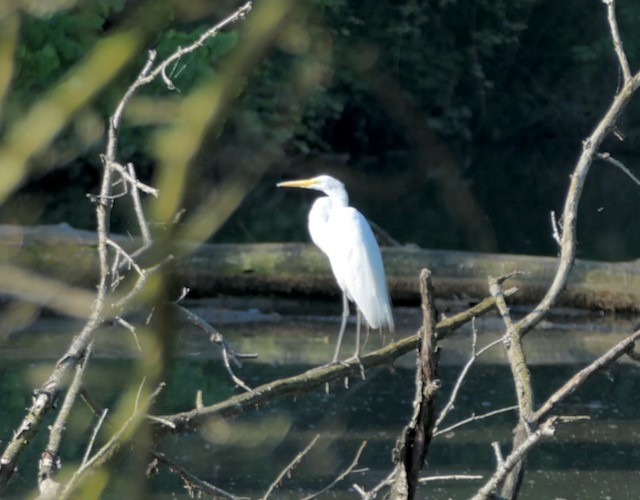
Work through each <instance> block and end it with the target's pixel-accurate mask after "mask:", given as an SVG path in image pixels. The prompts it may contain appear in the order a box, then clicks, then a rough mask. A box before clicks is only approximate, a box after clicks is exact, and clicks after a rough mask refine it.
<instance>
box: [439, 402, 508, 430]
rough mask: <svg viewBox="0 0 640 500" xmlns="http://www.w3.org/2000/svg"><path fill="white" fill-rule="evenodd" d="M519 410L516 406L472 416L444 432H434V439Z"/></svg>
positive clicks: (446, 428)
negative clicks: (463, 427)
mask: <svg viewBox="0 0 640 500" xmlns="http://www.w3.org/2000/svg"><path fill="white" fill-rule="evenodd" d="M517 409H518V406H517V405H514V406H507V407H506V408H500V409H499V410H493V411H490V412H487V413H482V414H481V415H476V414H472V415H471V416H470V417H469V418H465V419H464V420H461V421H460V422H456V423H455V424H453V425H450V426H449V427H445V428H444V429H442V430H438V431H434V433H433V437H436V436H440V435H441V434H446V433H447V432H451V431H452V430H454V429H457V428H458V427H462V426H463V425H467V424H470V423H471V422H477V421H478V420H483V419H485V418H489V417H493V416H494V415H499V414H500V413H506V412H509V411H516V410H517Z"/></svg>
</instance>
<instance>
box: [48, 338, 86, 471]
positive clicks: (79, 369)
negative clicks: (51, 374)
mask: <svg viewBox="0 0 640 500" xmlns="http://www.w3.org/2000/svg"><path fill="white" fill-rule="evenodd" d="M92 348H93V343H92V344H89V346H88V347H87V351H86V352H85V354H84V356H83V357H82V359H81V360H80V361H79V362H78V364H77V365H76V372H75V374H74V376H73V380H72V381H71V385H70V386H69V390H68V391H67V395H66V396H65V398H64V402H63V403H62V407H61V408H60V411H59V412H58V415H57V417H56V420H55V422H54V423H53V426H52V427H51V432H50V433H49V443H48V444H47V447H46V449H45V452H44V454H43V455H44V456H45V457H46V459H43V460H41V461H40V466H39V470H38V481H43V480H44V479H48V478H50V477H51V476H52V475H53V474H54V473H55V472H56V471H57V470H58V469H59V468H60V460H59V458H58V451H59V450H60V443H61V442H62V434H63V432H64V430H65V428H66V425H67V420H68V419H69V414H70V413H71V408H72V407H73V405H74V404H75V402H76V399H77V397H78V394H79V393H80V390H81V388H82V382H83V379H84V373H85V371H86V369H87V365H88V364H89V358H90V357H91V353H92Z"/></svg>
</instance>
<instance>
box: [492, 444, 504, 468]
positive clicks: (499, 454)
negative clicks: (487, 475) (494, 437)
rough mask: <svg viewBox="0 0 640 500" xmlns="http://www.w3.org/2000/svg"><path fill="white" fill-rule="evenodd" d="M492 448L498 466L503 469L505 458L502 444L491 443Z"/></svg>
mask: <svg viewBox="0 0 640 500" xmlns="http://www.w3.org/2000/svg"><path fill="white" fill-rule="evenodd" d="M491 447H492V448H493V454H494V455H495V456H496V465H497V466H498V467H502V464H504V456H502V449H501V448H500V443H498V441H494V442H493V443H491Z"/></svg>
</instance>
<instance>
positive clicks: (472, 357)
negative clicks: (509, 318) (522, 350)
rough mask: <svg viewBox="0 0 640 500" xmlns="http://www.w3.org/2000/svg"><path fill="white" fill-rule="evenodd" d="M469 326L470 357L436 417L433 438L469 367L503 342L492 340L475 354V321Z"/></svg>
mask: <svg viewBox="0 0 640 500" xmlns="http://www.w3.org/2000/svg"><path fill="white" fill-rule="evenodd" d="M471 324H472V332H473V337H472V340H471V356H470V357H469V360H468V361H467V362H466V364H465V365H464V367H463V368H462V370H461V371H460V374H459V375H458V378H457V379H456V383H455V385H454V386H453V389H452V391H451V395H450V396H449V400H448V401H447V403H446V404H445V405H444V407H443V408H442V410H441V411H440V415H439V416H438V419H437V420H436V424H435V426H434V428H433V435H434V437H435V436H437V435H438V434H441V433H440V432H438V427H440V424H441V423H442V422H443V420H444V419H445V418H446V417H447V415H448V414H449V412H450V411H451V410H452V409H453V408H454V404H455V401H456V399H457V398H458V392H459V391H460V387H462V383H463V382H464V380H465V378H466V376H467V373H469V370H470V369H471V366H472V365H473V363H474V362H475V360H476V359H477V358H478V357H480V356H481V355H482V354H483V353H484V352H486V351H488V350H489V349H491V348H492V347H494V346H496V345H498V344H501V343H502V342H503V337H501V338H499V339H497V340H494V341H493V342H490V343H489V344H487V345H486V346H484V347H483V348H482V349H480V350H479V351H477V352H476V342H477V341H478V330H477V329H476V325H475V319H474V320H473V321H472V322H471Z"/></svg>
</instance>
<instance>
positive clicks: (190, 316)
mask: <svg viewBox="0 0 640 500" xmlns="http://www.w3.org/2000/svg"><path fill="white" fill-rule="evenodd" d="M172 306H173V307H174V308H175V309H176V310H177V311H178V312H179V313H180V314H181V315H182V316H184V317H185V318H186V319H187V320H188V321H190V322H191V323H193V324H194V325H195V326H196V327H198V328H199V329H200V330H202V331H204V332H205V333H208V334H209V339H210V340H211V342H213V343H214V344H216V345H217V346H218V347H220V349H221V350H222V360H223V363H224V366H225V368H226V370H227V373H228V374H229V376H230V377H231V380H233V382H234V383H235V384H236V385H237V386H239V387H242V388H243V389H244V390H245V391H248V392H253V389H251V388H250V387H249V386H248V385H247V384H245V383H244V381H243V380H241V379H240V378H239V377H238V376H237V375H236V374H235V373H233V370H232V369H231V363H230V360H231V361H233V362H234V363H235V364H236V366H242V363H241V362H240V358H242V359H247V358H251V359H253V358H257V357H258V355H257V354H256V353H251V354H238V353H236V352H235V351H234V350H233V349H232V348H231V346H230V345H229V343H228V342H227V341H226V339H225V338H224V337H223V336H222V334H221V333H220V332H219V331H218V330H216V329H215V328H214V327H212V326H211V325H210V324H209V323H207V322H206V321H205V320H204V319H202V318H201V317H200V316H198V315H197V314H196V313H194V312H193V311H190V310H189V309H187V308H186V307H183V306H181V305H180V304H176V303H173V304H172Z"/></svg>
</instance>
